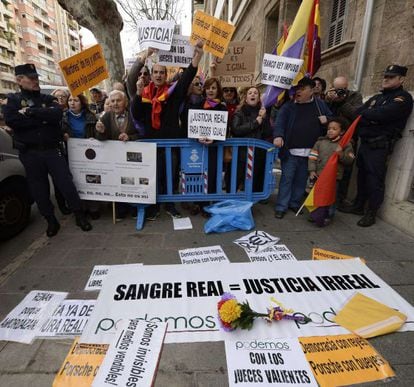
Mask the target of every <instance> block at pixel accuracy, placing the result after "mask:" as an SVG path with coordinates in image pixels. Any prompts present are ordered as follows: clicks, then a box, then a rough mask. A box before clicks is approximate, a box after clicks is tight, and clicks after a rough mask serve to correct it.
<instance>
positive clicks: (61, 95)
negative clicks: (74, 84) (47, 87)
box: [50, 89, 70, 111]
mask: <svg viewBox="0 0 414 387" xmlns="http://www.w3.org/2000/svg"><path fill="white" fill-rule="evenodd" d="M50 94H51V95H53V96H54V97H56V99H57V101H58V104H59V106H60V107H61V108H62V110H63V111H65V110H67V109H68V99H69V96H70V93H69V91H67V90H66V89H55V90H53V91H52V92H51V93H50Z"/></svg>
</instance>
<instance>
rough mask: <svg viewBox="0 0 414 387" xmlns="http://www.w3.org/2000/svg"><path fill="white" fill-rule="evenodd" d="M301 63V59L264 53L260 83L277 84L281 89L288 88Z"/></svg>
mask: <svg viewBox="0 0 414 387" xmlns="http://www.w3.org/2000/svg"><path fill="white" fill-rule="evenodd" d="M302 64H303V60H302V59H295V58H287V57H284V56H278V55H271V54H264V57H263V63H262V83H263V84H265V85H270V86H277V87H280V88H282V89H290V87H291V86H292V82H293V81H294V79H295V78H296V75H297V74H298V73H299V71H300V68H301V67H302Z"/></svg>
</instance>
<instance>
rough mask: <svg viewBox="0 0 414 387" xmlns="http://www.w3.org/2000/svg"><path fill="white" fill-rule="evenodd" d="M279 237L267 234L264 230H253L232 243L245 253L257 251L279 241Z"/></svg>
mask: <svg viewBox="0 0 414 387" xmlns="http://www.w3.org/2000/svg"><path fill="white" fill-rule="evenodd" d="M279 240H280V238H278V237H275V236H273V235H270V234H268V233H267V232H265V231H258V230H256V231H253V232H251V233H250V234H247V235H245V236H243V237H241V238H239V239H236V240H235V241H234V243H235V244H236V245H238V246H240V247H243V249H244V250H245V251H246V253H248V252H251V253H257V252H259V251H262V250H264V249H267V248H268V247H270V246H273V245H274V244H276V243H277V242H279Z"/></svg>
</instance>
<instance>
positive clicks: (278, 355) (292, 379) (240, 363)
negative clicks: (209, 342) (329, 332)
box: [224, 338, 318, 387]
mask: <svg viewBox="0 0 414 387" xmlns="http://www.w3.org/2000/svg"><path fill="white" fill-rule="evenodd" d="M224 344H225V347H226V359H227V374H228V377H229V386H230V387H233V386H246V387H253V386H269V385H273V384H277V385H278V386H286V387H288V386H291V385H292V384H294V385H295V386H303V387H304V386H314V387H317V386H318V383H317V382H316V380H315V378H314V376H313V373H312V370H311V368H310V366H309V363H308V362H307V360H306V357H305V355H304V353H303V351H302V348H301V346H300V344H299V342H298V339H289V338H282V339H270V340H269V339H268V340H262V339H260V338H255V339H253V340H247V341H230V340H225V341H224Z"/></svg>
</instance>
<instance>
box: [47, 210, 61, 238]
mask: <svg viewBox="0 0 414 387" xmlns="http://www.w3.org/2000/svg"><path fill="white" fill-rule="evenodd" d="M46 220H47V229H46V235H47V236H48V237H49V238H51V237H53V236H55V235H56V234H57V233H58V232H59V229H60V224H59V222H58V220H57V219H56V218H55V216H54V215H52V216H51V217H49V218H47V219H46Z"/></svg>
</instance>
